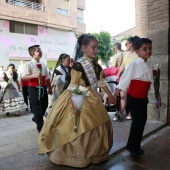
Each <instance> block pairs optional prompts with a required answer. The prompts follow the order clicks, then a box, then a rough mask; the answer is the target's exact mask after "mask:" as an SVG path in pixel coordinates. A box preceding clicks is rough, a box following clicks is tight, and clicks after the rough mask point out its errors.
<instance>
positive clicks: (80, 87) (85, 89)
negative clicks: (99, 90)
mask: <svg viewBox="0 0 170 170" xmlns="http://www.w3.org/2000/svg"><path fill="white" fill-rule="evenodd" d="M79 90H80V91H81V92H82V93H85V92H86V91H87V90H88V89H87V88H85V87H83V86H79Z"/></svg>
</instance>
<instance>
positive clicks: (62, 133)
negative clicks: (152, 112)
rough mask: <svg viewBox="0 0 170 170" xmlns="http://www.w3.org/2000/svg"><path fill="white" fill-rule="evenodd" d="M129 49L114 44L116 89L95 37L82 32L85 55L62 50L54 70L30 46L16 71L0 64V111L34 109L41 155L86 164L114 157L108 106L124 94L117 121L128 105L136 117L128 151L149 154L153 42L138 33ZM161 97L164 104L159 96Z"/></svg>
mask: <svg viewBox="0 0 170 170" xmlns="http://www.w3.org/2000/svg"><path fill="white" fill-rule="evenodd" d="M126 47H127V51H125V52H124V51H123V50H122V49H121V44H120V43H115V45H114V50H115V55H114V56H113V57H112V59H111V62H110V67H115V68H118V70H119V72H118V74H117V75H116V78H115V80H116V81H117V82H118V85H117V86H116V88H114V90H113V89H111V88H110V87H109V85H108V84H107V82H106V81H105V78H106V75H104V73H105V69H107V68H106V66H104V63H103V62H102V61H101V60H100V61H99V63H98V62H96V60H94V59H95V57H96V55H97V53H98V40H97V38H96V37H95V36H93V35H91V34H83V35H81V36H80V37H79V39H78V48H77V51H80V50H81V51H82V53H83V55H82V57H81V58H79V59H78V60H77V61H74V60H72V58H71V57H70V56H69V55H68V54H65V53H63V54H61V55H60V57H59V59H58V61H57V63H56V65H55V68H54V70H53V69H52V68H51V69H50V70H48V69H47V66H46V65H45V64H44V63H43V62H41V57H42V50H41V48H40V46H39V45H34V46H30V47H29V48H28V52H29V54H30V56H31V57H32V60H31V61H29V62H26V63H23V61H22V63H21V65H20V67H19V68H18V70H17V72H16V71H15V65H14V64H9V66H8V70H7V71H5V72H3V67H0V69H1V70H0V78H1V82H0V85H1V93H0V109H1V111H3V112H5V113H6V114H7V115H9V113H10V112H15V114H16V115H18V114H19V112H18V111H19V110H22V109H26V111H28V108H30V109H31V112H32V113H33V115H34V116H33V118H32V121H33V122H35V124H36V126H37V130H38V132H39V133H40V134H39V138H38V144H39V154H47V155H48V156H49V159H50V160H51V161H52V162H53V163H55V164H60V165H67V166H73V167H80V168H83V167H87V166H89V165H91V164H98V163H101V162H103V161H106V160H108V159H109V151H110V150H111V148H112V145H113V130H114V129H113V127H112V120H111V119H110V117H109V114H108V112H107V110H106V108H105V105H106V104H107V102H108V103H111V104H114V105H116V104H117V96H118V95H119V94H120V97H121V100H120V110H119V112H118V114H117V116H116V117H115V118H114V119H113V120H114V121H116V120H122V114H123V112H124V110H125V108H127V109H126V110H127V117H126V119H127V120H131V119H132V123H131V129H130V134H129V139H128V142H127V150H129V152H130V154H131V156H132V157H133V158H139V157H140V156H141V155H143V154H144V151H143V150H142V149H141V141H142V135H143V131H144V127H145V124H146V120H147V104H148V97H147V95H148V90H149V89H150V87H151V88H153V87H152V84H153V80H152V78H153V75H152V71H153V67H152V64H151V63H150V62H149V61H148V60H147V59H148V58H149V57H150V56H151V54H152V41H151V40H149V39H147V38H139V37H136V36H135V37H131V38H128V39H127V40H126ZM20 85H21V87H22V94H23V95H21V93H20V90H21V89H20ZM96 87H98V88H100V89H101V90H102V91H103V94H104V95H103V97H104V100H105V101H102V100H101V98H99V95H98V94H99V93H98V88H96ZM141 87H142V88H141ZM48 94H50V98H49V101H48ZM80 96H81V99H80V98H78V97H80ZM157 97H158V102H157V107H159V106H161V97H160V94H158V96H157ZM80 101H81V102H80ZM103 102H104V103H103ZM44 116H45V117H46V118H45V119H44Z"/></svg>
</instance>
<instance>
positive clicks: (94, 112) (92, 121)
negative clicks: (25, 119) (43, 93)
mask: <svg viewBox="0 0 170 170" xmlns="http://www.w3.org/2000/svg"><path fill="white" fill-rule="evenodd" d="M86 59H87V60H88V61H89V63H90V65H91V66H92V68H93V69H94V71H95V74H96V77H97V79H98V82H97V83H98V86H100V87H103V86H106V83H105V82H104V80H103V72H102V68H101V67H100V66H99V65H98V64H97V63H94V62H92V60H91V59H89V58H88V57H86ZM74 85H81V86H84V87H86V88H88V90H89V91H90V95H89V96H86V97H85V99H84V102H83V105H82V111H81V112H80V119H79V126H78V129H77V132H74V130H73V129H74V120H75V115H74V113H73V111H72V110H73V108H72V104H71V96H70V89H71V88H72V87H73V86H74ZM38 142H39V154H43V153H48V155H49V159H50V160H51V161H52V162H53V163H56V164H60V165H68V166H73V167H86V166H88V165H90V164H93V163H94V164H95V163H100V162H102V161H105V160H107V159H108V156H109V151H110V149H111V147H112V144H113V127H112V122H111V120H110V118H109V115H108V113H107V111H106V109H105V107H104V105H103V103H102V101H101V100H100V98H99V97H98V95H97V93H96V92H95V91H94V90H93V88H92V87H91V86H90V83H89V82H88V79H87V76H86V75H85V72H84V70H83V68H82V66H81V64H80V63H79V62H76V63H75V64H74V66H73V68H72V70H71V83H70V86H69V87H68V89H67V90H65V91H64V92H63V93H62V94H61V95H60V97H59V98H58V99H57V100H56V101H55V103H54V104H53V107H52V109H51V111H50V113H49V114H48V116H47V118H46V120H45V123H44V126H43V128H42V130H41V133H40V135H39V140H38Z"/></svg>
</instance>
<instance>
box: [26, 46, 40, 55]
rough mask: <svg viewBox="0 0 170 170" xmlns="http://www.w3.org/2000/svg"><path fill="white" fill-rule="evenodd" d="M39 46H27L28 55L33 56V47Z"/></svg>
mask: <svg viewBox="0 0 170 170" xmlns="http://www.w3.org/2000/svg"><path fill="white" fill-rule="evenodd" d="M39 47H40V46H39V45H33V46H30V47H28V52H29V55H30V56H33V53H34V51H35V48H39Z"/></svg>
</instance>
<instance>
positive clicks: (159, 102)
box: [156, 94, 162, 108]
mask: <svg viewBox="0 0 170 170" xmlns="http://www.w3.org/2000/svg"><path fill="white" fill-rule="evenodd" d="M161 104H162V102H161V96H160V94H159V95H158V102H157V103H156V107H157V108H158V107H161Z"/></svg>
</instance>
